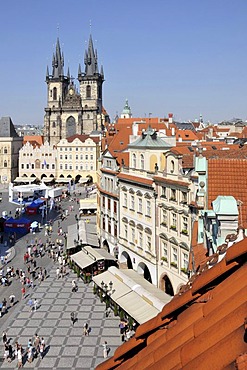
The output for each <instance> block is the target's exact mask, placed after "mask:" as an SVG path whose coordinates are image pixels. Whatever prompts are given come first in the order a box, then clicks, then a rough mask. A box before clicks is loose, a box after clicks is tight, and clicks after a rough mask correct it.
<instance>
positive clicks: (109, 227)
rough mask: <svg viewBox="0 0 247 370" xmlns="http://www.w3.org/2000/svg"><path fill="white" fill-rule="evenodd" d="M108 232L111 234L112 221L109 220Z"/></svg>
mask: <svg viewBox="0 0 247 370" xmlns="http://www.w3.org/2000/svg"><path fill="white" fill-rule="evenodd" d="M108 233H109V234H111V221H108Z"/></svg>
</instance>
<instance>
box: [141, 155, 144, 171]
mask: <svg viewBox="0 0 247 370" xmlns="http://www.w3.org/2000/svg"><path fill="white" fill-rule="evenodd" d="M141 170H144V155H143V154H141Z"/></svg>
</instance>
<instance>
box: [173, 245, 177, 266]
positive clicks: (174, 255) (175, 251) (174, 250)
mask: <svg viewBox="0 0 247 370" xmlns="http://www.w3.org/2000/svg"><path fill="white" fill-rule="evenodd" d="M171 262H173V264H175V265H177V263H178V251H177V248H174V247H172V261H171Z"/></svg>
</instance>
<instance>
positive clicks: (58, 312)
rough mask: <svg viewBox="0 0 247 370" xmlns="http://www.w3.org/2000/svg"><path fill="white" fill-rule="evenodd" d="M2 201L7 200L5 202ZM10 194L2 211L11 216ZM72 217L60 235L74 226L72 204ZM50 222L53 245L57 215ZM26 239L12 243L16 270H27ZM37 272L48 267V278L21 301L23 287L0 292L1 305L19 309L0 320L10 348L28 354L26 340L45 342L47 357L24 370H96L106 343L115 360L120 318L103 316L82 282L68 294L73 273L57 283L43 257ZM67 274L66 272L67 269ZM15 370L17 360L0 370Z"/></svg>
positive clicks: (16, 285) (18, 285)
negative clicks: (17, 346)
mask: <svg viewBox="0 0 247 370" xmlns="http://www.w3.org/2000/svg"><path fill="white" fill-rule="evenodd" d="M5 198H6V199H5ZM7 199H8V193H7V192H6V193H4V192H3V202H2V204H1V206H0V210H1V211H2V210H6V209H8V210H11V209H13V205H11V204H8V202H7ZM72 204H73V205H74V211H73V212H71V213H70V214H69V216H68V218H67V219H66V220H65V221H63V223H61V225H62V227H63V230H64V231H67V227H68V225H71V224H73V223H75V214H76V213H77V212H78V208H79V207H78V206H77V205H76V202H73V203H72ZM70 205H71V202H68V201H67V202H63V203H62V207H63V209H69V206H70ZM51 218H52V219H53V220H54V226H53V229H54V235H53V236H52V239H53V240H54V239H56V238H57V236H56V230H57V228H58V226H57V222H58V221H57V219H56V215H55V213H53V212H51V213H50V214H49V219H51ZM36 236H37V237H38V238H42V240H45V237H44V229H41V231H40V232H39V233H37V234H36ZM32 237H33V236H32V234H28V235H27V236H24V237H22V238H20V239H18V240H17V241H16V243H15V246H14V248H15V251H16V254H15V257H14V259H13V260H12V261H11V262H10V265H11V266H14V268H16V267H19V268H23V269H25V268H26V267H25V265H24V261H23V254H24V252H25V250H26V239H27V238H28V239H29V240H30V238H32ZM37 266H38V267H39V266H42V267H46V269H47V270H48V272H49V277H48V278H47V279H46V280H45V281H43V282H41V284H38V283H37V280H36V281H35V284H36V286H35V288H34V290H31V289H30V288H29V289H28V291H27V297H26V298H25V299H24V300H22V299H21V283H20V282H19V281H18V280H15V279H13V280H12V283H11V285H10V286H8V287H2V286H0V302H1V301H2V299H3V298H4V297H5V298H6V299H7V300H8V297H9V295H10V294H14V295H15V296H16V299H17V303H16V304H15V306H14V307H12V308H9V309H8V312H7V314H5V315H3V316H2V317H1V318H0V330H1V331H2V332H3V331H4V330H6V332H7V336H8V338H9V339H11V340H10V342H11V344H14V342H15V341H16V340H17V341H18V342H19V343H21V344H22V345H23V348H24V349H26V347H27V344H28V340H29V339H32V340H33V339H34V335H35V333H38V334H39V336H41V337H42V336H43V337H44V339H45V341H46V345H47V352H46V354H45V357H44V359H43V360H41V359H40V358H37V359H35V360H34V361H33V363H28V362H25V363H24V366H23V367H24V368H32V369H39V370H42V369H54V370H55V369H94V368H95V367H96V366H97V364H99V363H100V362H102V361H103V360H104V359H103V347H102V343H103V341H104V340H107V342H108V344H109V347H110V348H111V351H110V354H109V356H111V355H113V353H114V351H115V349H116V348H117V347H118V346H119V345H120V344H121V343H120V335H119V328H118V324H119V318H118V317H117V318H115V317H114V316H113V315H111V316H110V317H107V318H106V316H105V305H104V304H103V303H101V302H100V300H99V298H98V297H96V296H94V294H93V292H92V285H85V284H84V283H83V281H82V280H79V281H78V285H79V290H78V292H77V293H72V291H71V281H72V280H73V279H77V277H76V276H75V274H74V273H73V272H72V271H69V274H68V275H67V276H66V277H64V278H63V279H58V280H57V279H56V268H57V265H56V264H54V263H53V261H52V260H51V259H50V258H49V257H47V256H45V257H43V258H38V260H37ZM67 270H68V269H67ZM30 297H31V298H36V299H37V300H38V303H39V305H40V307H39V308H38V310H37V311H36V312H32V313H31V312H29V307H28V305H27V302H28V300H29V299H30ZM72 311H75V312H76V313H77V318H78V321H77V322H76V323H75V324H74V327H73V326H72V324H71V320H70V313H71V312H72ZM84 322H88V325H89V327H90V328H91V333H90V335H89V337H84V336H83V324H84ZM3 352H4V349H3V345H2V341H1V342H0V361H1V359H2V356H3ZM16 367H17V360H16V359H15V360H13V362H12V363H7V362H4V363H2V362H0V369H14V368H16Z"/></svg>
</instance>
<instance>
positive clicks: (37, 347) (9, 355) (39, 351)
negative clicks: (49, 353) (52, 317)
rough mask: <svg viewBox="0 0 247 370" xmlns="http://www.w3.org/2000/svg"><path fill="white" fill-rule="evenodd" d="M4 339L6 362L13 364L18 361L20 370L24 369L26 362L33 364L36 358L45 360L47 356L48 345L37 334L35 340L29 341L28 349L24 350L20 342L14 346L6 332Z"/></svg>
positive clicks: (3, 335)
mask: <svg viewBox="0 0 247 370" xmlns="http://www.w3.org/2000/svg"><path fill="white" fill-rule="evenodd" d="M2 339H3V345H4V361H7V362H12V361H13V360H15V359H17V367H18V369H19V368H21V367H23V365H24V363H25V362H26V361H28V362H30V363H31V362H32V361H33V359H34V358H37V357H38V356H40V358H41V359H43V358H44V356H45V353H46V345H45V340H44V337H41V338H40V337H39V335H38V334H37V333H36V334H35V336H34V338H33V340H32V339H29V340H28V343H27V347H26V348H24V347H23V346H22V344H21V343H19V342H18V341H16V342H15V344H14V346H12V345H11V343H10V340H9V339H8V338H7V333H6V332H5V331H4V332H3V334H2Z"/></svg>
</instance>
